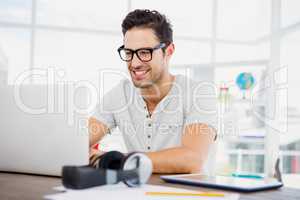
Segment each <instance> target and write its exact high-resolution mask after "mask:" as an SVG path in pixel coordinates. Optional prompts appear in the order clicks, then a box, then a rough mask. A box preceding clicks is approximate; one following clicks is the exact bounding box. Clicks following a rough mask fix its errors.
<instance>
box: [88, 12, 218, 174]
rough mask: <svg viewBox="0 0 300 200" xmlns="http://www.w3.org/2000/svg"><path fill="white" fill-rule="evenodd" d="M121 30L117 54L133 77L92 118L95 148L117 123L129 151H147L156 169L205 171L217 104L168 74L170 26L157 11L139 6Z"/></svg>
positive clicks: (192, 85)
mask: <svg viewBox="0 0 300 200" xmlns="http://www.w3.org/2000/svg"><path fill="white" fill-rule="evenodd" d="M122 31H123V35H124V45H122V46H121V47H120V48H119V49H118V52H119V54H120V58H121V59H122V60H123V61H125V62H126V63H127V67H128V70H129V73H130V76H131V81H129V80H123V81H121V82H120V83H119V84H118V86H116V87H115V88H113V89H112V90H111V91H110V92H108V93H107V94H106V95H105V96H104V98H103V101H102V102H101V104H100V105H99V107H98V109H97V111H96V112H95V115H94V116H93V117H91V118H90V120H89V132H90V146H91V147H92V146H93V145H94V144H95V143H97V142H98V141H99V140H101V138H103V136H104V135H105V134H107V133H108V132H109V131H110V130H111V129H113V128H115V127H118V128H119V129H120V131H121V132H122V134H123V138H124V141H125V144H126V146H127V149H128V151H129V152H130V151H140V152H145V154H146V155H147V156H148V157H149V158H150V159H151V160H152V163H153V170H154V171H153V172H154V173H194V172H200V171H201V170H202V167H203V165H204V163H205V160H206V158H207V155H208V151H209V147H210V145H211V144H212V142H213V141H214V138H215V136H216V132H215V129H214V128H213V127H214V125H215V124H214V122H215V117H216V115H215V107H214V103H212V102H213V100H212V99H209V98H208V99H205V97H204V98H201V94H200V93H201V92H203V90H202V89H201V87H199V85H197V84H196V82H194V81H191V80H189V79H187V78H185V77H184V76H174V75H172V74H170V73H169V69H168V65H169V61H170V59H171V57H172V55H173V53H174V51H175V46H174V44H173V36H172V34H173V33H172V32H173V31H172V28H171V24H170V23H169V22H168V20H167V19H166V17H165V16H164V15H162V14H160V13H159V12H157V11H149V10H135V11H132V12H130V13H129V14H128V15H127V16H126V18H125V19H124V21H123V23H122ZM199 88H200V89H199ZM197 95H198V96H197ZM199 95H200V96H199ZM202 96H203V95H202ZM212 105H213V106H212ZM208 107H209V108H208ZM96 153H98V154H99V152H96V151H95V150H91V153H90V154H91V158H93V157H95V156H94V154H96ZM100 153H101V152H100Z"/></svg>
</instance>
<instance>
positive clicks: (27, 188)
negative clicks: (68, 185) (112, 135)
mask: <svg viewBox="0 0 300 200" xmlns="http://www.w3.org/2000/svg"><path fill="white" fill-rule="evenodd" d="M148 183H149V184H153V185H164V186H171V187H178V188H185V189H191V190H199V189H200V190H202V191H210V190H211V189H206V188H200V187H195V186H186V185H179V184H171V183H165V182H164V181H162V180H161V179H160V178H159V175H152V177H151V178H150V180H149V182H148ZM58 185H61V179H60V178H57V177H47V176H36V175H25V174H15V173H1V172H0V199H1V200H8V199H9V200H15V199H22V200H27V199H30V200H36V199H39V200H40V199H42V198H43V196H44V195H45V194H52V193H55V191H53V190H52V187H54V186H58ZM240 199H241V200H266V199H271V200H286V199H288V200H296V199H297V200H299V199H300V190H299V189H293V188H288V187H283V188H281V189H278V190H269V191H263V192H255V193H250V194H241V196H240Z"/></svg>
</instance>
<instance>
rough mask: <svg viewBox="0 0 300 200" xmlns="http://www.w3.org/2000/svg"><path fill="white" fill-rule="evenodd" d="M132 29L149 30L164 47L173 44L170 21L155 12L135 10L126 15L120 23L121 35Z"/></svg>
mask: <svg viewBox="0 0 300 200" xmlns="http://www.w3.org/2000/svg"><path fill="white" fill-rule="evenodd" d="M134 27H140V28H151V29H152V30H153V31H154V33H155V35H156V37H157V38H158V39H159V40H160V42H164V43H166V45H169V44H170V43H172V42H173V30H172V25H171V23H170V21H169V20H168V19H167V18H166V16H165V15H163V14H161V13H159V12H158V11H156V10H148V9H144V10H142V9H136V10H134V11H132V12H130V13H128V14H127V16H126V17H125V19H124V20H123V22H122V32H123V35H125V33H126V32H127V31H128V30H130V29H132V28H134Z"/></svg>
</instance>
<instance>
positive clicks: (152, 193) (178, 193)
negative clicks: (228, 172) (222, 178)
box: [146, 192, 225, 197]
mask: <svg viewBox="0 0 300 200" xmlns="http://www.w3.org/2000/svg"><path fill="white" fill-rule="evenodd" d="M146 195H167V196H202V197H224V196H225V195H224V194H221V193H208V192H203V193H191V192H146Z"/></svg>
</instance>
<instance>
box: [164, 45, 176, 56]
mask: <svg viewBox="0 0 300 200" xmlns="http://www.w3.org/2000/svg"><path fill="white" fill-rule="evenodd" d="M174 51H175V45H174V43H171V44H169V45H168V47H167V48H166V56H167V57H171V56H172V55H173V53H174Z"/></svg>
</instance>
